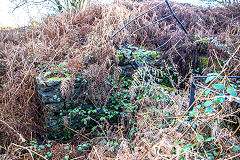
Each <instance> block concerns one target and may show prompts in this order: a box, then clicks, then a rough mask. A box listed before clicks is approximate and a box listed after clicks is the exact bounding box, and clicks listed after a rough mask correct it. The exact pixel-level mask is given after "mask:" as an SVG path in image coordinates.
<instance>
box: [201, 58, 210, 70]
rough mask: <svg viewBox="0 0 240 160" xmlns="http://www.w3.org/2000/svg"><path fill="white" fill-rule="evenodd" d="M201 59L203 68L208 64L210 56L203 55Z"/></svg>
mask: <svg viewBox="0 0 240 160" xmlns="http://www.w3.org/2000/svg"><path fill="white" fill-rule="evenodd" d="M200 60H201V64H202V68H203V69H205V68H206V67H207V65H208V57H203V56H201V57H200Z"/></svg>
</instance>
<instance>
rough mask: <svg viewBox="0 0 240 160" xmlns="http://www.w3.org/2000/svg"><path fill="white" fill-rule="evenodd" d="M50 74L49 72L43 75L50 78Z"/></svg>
mask: <svg viewBox="0 0 240 160" xmlns="http://www.w3.org/2000/svg"><path fill="white" fill-rule="evenodd" d="M51 74H52V72H51V71H48V72H46V73H45V74H44V77H47V76H50V75H51Z"/></svg>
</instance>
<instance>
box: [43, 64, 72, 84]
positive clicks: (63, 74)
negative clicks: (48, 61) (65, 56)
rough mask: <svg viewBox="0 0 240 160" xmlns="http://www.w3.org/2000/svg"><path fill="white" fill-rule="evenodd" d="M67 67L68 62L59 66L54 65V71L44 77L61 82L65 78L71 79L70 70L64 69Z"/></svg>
mask: <svg viewBox="0 0 240 160" xmlns="http://www.w3.org/2000/svg"><path fill="white" fill-rule="evenodd" d="M66 65H67V63H66V62H60V63H59V65H58V66H54V65H52V66H53V68H54V69H53V70H49V71H46V72H45V73H44V76H43V77H44V78H46V79H47V80H50V81H53V80H56V81H61V80H63V79H65V78H69V77H70V73H69V70H68V69H66V68H64V67H65V66H66Z"/></svg>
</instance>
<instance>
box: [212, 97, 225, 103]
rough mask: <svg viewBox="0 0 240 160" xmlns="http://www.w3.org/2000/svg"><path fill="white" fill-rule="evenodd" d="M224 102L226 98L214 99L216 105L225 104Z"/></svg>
mask: <svg viewBox="0 0 240 160" xmlns="http://www.w3.org/2000/svg"><path fill="white" fill-rule="evenodd" d="M224 101H225V98H224V97H217V98H215V99H214V103H216V104H220V103H223V102H224Z"/></svg>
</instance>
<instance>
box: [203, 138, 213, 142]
mask: <svg viewBox="0 0 240 160" xmlns="http://www.w3.org/2000/svg"><path fill="white" fill-rule="evenodd" d="M213 139H216V138H215V137H209V138H207V139H205V140H204V142H209V141H211V140H213Z"/></svg>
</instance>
